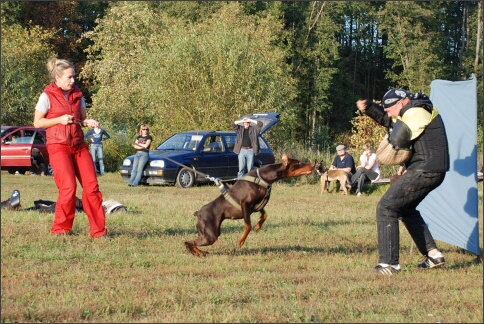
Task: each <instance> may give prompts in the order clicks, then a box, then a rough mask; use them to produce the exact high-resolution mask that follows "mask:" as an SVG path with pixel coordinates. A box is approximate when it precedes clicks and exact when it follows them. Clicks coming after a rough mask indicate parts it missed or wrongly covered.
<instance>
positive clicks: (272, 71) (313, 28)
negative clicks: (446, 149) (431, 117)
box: [0, 1, 483, 151]
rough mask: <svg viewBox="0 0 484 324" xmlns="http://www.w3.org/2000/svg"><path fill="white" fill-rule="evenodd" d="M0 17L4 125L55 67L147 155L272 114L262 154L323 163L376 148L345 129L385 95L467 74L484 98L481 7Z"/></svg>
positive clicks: (9, 6)
mask: <svg viewBox="0 0 484 324" xmlns="http://www.w3.org/2000/svg"><path fill="white" fill-rule="evenodd" d="M0 5H1V16H2V18H1V20H2V21H1V23H2V26H1V32H2V44H1V69H2V74H1V84H2V89H1V91H2V94H1V96H2V97H1V104H2V124H4V125H5V124H27V125H29V124H32V119H33V117H32V116H33V109H34V107H35V103H36V101H37V99H38V96H39V94H40V93H41V92H42V90H43V87H44V86H45V85H46V84H47V82H48V81H49V80H48V78H47V73H46V69H45V63H46V61H47V59H48V58H49V57H53V56H56V57H59V58H66V59H68V60H71V61H72V62H73V63H75V64H76V68H77V72H78V84H79V85H80V86H81V88H82V89H83V91H84V93H85V95H86V99H87V102H88V108H89V111H88V115H89V117H92V118H96V119H98V120H100V121H102V122H103V126H104V127H105V128H108V129H109V130H110V131H111V132H114V133H119V134H125V135H126V137H127V138H132V137H134V134H135V132H136V129H137V127H138V126H139V125H140V124H141V123H147V124H149V125H150V130H151V133H152V135H153V136H154V138H155V139H156V140H155V141H156V142H160V141H161V140H163V139H165V138H166V137H168V136H170V135H172V134H173V133H176V132H179V131H184V130H190V129H217V130H226V129H229V128H230V122H231V121H232V120H234V119H236V118H238V117H239V116H241V115H244V114H248V113H253V112H280V113H281V117H282V120H281V122H280V123H279V125H278V126H276V127H274V129H271V131H270V132H269V133H268V134H267V135H266V137H267V138H268V140H269V141H270V143H271V145H272V146H273V147H275V148H276V149H277V148H283V147H292V146H298V147H304V148H307V149H312V150H321V151H325V150H329V149H333V147H334V145H335V143H346V144H347V145H350V146H351V145H356V144H358V145H359V144H360V143H359V142H358V143H355V141H357V140H355V138H358V136H355V134H356V135H361V136H359V137H360V138H362V139H361V140H362V141H370V142H373V143H375V142H376V141H378V139H375V138H374V139H372V138H371V137H370V138H369V136H375V135H374V134H373V133H374V132H373V131H372V129H371V126H370V125H369V124H367V123H366V122H361V121H356V122H355V119H358V118H360V116H359V115H358V113H357V112H356V107H355V101H356V100H357V99H358V98H363V97H365V98H371V99H374V100H380V99H381V97H382V96H383V94H384V93H385V92H386V91H387V90H388V89H389V88H390V87H402V88H406V89H408V90H410V91H412V92H419V91H423V92H425V93H427V94H429V93H430V88H429V86H430V82H431V81H432V80H434V79H446V80H451V81H460V80H466V79H468V78H469V77H470V76H471V74H475V75H476V77H477V79H478V93H482V71H483V69H482V57H483V54H482V53H483V49H482V24H483V18H482V12H483V8H482V2H479V1H424V2H423V1H422V2H421V1H414V2H411V1H361V2H360V1H279V2H278V1H267V2H264V1H258V2H252V1H251V2H245V1H226V2H219V1H206V2H204V1H186V2H185V1H181V2H178V1H146V2H145V1H139V2H130V1H120V2H114V1H113V2H102V1H94V2H89V1H78V2H75V1H69V2H62V1H60V2H57V1H47V2H37V1H27V2H20V1H18V2H15V1H10V2H2V3H1V4H0ZM478 100H479V107H481V106H482V96H478ZM478 124H479V125H481V124H482V116H481V114H479V120H478ZM363 126H364V127H363ZM358 127H360V128H358ZM377 133H378V132H377ZM362 136H363V137H362Z"/></svg>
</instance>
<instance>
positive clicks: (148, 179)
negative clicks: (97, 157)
mask: <svg viewBox="0 0 484 324" xmlns="http://www.w3.org/2000/svg"><path fill="white" fill-rule="evenodd" d="M279 115H280V114H279V113H261V114H251V115H246V116H243V117H241V118H240V119H243V118H244V117H249V118H252V119H255V120H260V121H262V123H263V127H262V131H261V135H262V134H263V133H264V132H265V131H267V130H268V129H269V128H271V127H272V126H273V125H274V124H276V123H277V122H279ZM235 139H236V133H235V132H233V131H211V130H199V131H188V132H182V133H177V134H175V135H173V136H171V137H170V138H168V139H167V140H165V141H164V142H163V143H161V144H160V145H159V146H158V147H157V148H156V149H154V150H151V151H150V153H149V160H148V163H147V165H146V168H145V170H144V172H143V177H142V179H141V183H142V184H163V183H174V184H176V185H177V186H178V187H180V188H189V187H192V186H194V185H195V184H197V183H207V182H209V181H211V180H210V178H219V179H222V180H234V181H235V180H236V178H237V172H238V170H239V161H238V157H237V154H235V153H234V152H233V149H234V145H235ZM259 142H260V152H259V154H257V155H256V156H255V159H254V167H261V166H263V165H267V164H273V163H275V158H274V152H273V151H272V149H271V147H270V146H269V144H268V143H267V141H266V140H265V139H264V137H262V136H259ZM167 158H168V159H167ZM133 160H134V155H131V156H128V157H127V158H126V159H125V160H124V161H123V165H122V166H121V167H120V169H119V173H120V174H121V177H122V178H123V180H124V181H126V182H129V177H130V176H131V170H132V167H133ZM170 160H172V161H170ZM173 161H175V162H177V163H174V162H173ZM180 164H181V165H184V166H185V167H182V166H181V165H180Z"/></svg>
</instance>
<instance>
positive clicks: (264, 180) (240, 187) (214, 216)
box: [185, 154, 316, 257]
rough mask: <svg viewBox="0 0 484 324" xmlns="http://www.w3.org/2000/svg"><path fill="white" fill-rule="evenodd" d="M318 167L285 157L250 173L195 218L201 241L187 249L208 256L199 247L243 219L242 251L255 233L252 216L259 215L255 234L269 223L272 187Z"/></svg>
mask: <svg viewBox="0 0 484 324" xmlns="http://www.w3.org/2000/svg"><path fill="white" fill-rule="evenodd" d="M315 165H316V163H303V162H300V161H298V160H296V159H290V158H288V157H287V155H286V154H284V155H283V156H282V163H277V164H270V165H266V166H264V167H262V168H260V169H255V170H251V171H249V172H248V173H247V174H246V175H244V176H243V177H242V178H241V179H239V180H238V181H237V182H236V183H235V184H234V185H233V186H232V187H231V188H225V189H226V190H225V191H222V194H221V195H220V196H218V197H217V198H216V199H215V200H212V201H211V202H209V203H208V204H206V205H204V206H203V207H202V208H200V210H198V211H196V212H195V213H194V214H193V215H194V216H195V217H196V218H197V229H198V238H197V239H196V240H193V241H186V242H185V247H186V249H187V250H188V252H190V253H191V254H193V255H195V256H199V257H200V256H205V254H206V253H207V252H204V251H201V250H200V249H199V248H198V246H208V245H212V244H213V243H215V241H217V239H218V237H219V236H220V227H221V225H222V222H223V221H224V220H225V219H244V223H245V227H244V232H243V233H242V236H241V237H240V238H239V241H238V243H239V247H242V245H244V243H245V239H246V238H247V235H249V233H250V231H251V230H252V225H251V221H250V215H251V214H252V213H254V212H259V213H260V220H259V222H258V223H257V225H256V227H255V230H256V231H259V230H260V229H261V227H262V224H264V222H265V220H266V219H267V213H266V211H265V210H264V207H265V205H266V204H267V202H268V201H269V198H270V193H271V187H272V184H273V183H274V182H275V181H277V180H280V179H287V178H293V177H300V176H304V175H309V174H311V173H313V171H314V167H315Z"/></svg>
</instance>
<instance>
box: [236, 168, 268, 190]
mask: <svg viewBox="0 0 484 324" xmlns="http://www.w3.org/2000/svg"><path fill="white" fill-rule="evenodd" d="M256 172H257V177H253V176H249V175H244V176H243V177H242V178H240V179H239V180H245V181H250V182H253V183H255V184H258V185H259V186H262V187H264V188H268V187H270V186H271V185H270V184H269V183H267V182H266V181H264V179H262V178H261V176H260V173H259V169H256Z"/></svg>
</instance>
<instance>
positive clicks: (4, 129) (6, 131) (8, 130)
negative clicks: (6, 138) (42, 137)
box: [1, 125, 45, 137]
mask: <svg viewBox="0 0 484 324" xmlns="http://www.w3.org/2000/svg"><path fill="white" fill-rule="evenodd" d="M20 129H35V130H36V131H39V132H42V133H44V134H45V129H44V128H36V127H34V126H4V125H2V133H1V134H2V135H1V136H2V137H3V135H4V134H10V133H11V132H12V131H17V130H20Z"/></svg>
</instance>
